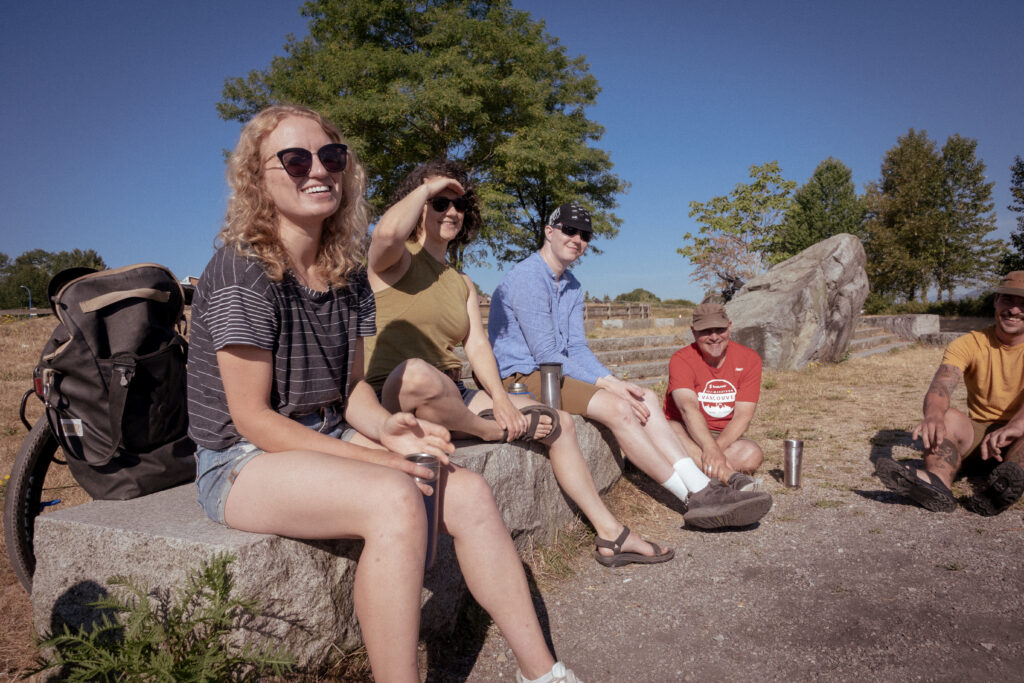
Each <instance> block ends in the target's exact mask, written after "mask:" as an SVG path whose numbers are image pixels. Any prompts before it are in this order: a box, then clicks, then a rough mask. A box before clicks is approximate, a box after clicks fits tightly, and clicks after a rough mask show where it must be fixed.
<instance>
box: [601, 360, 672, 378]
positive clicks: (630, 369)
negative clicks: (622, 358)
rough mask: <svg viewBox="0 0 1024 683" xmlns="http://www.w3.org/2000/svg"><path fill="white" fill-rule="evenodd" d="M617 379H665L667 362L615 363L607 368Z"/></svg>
mask: <svg viewBox="0 0 1024 683" xmlns="http://www.w3.org/2000/svg"><path fill="white" fill-rule="evenodd" d="M607 367H608V369H609V370H611V371H612V374H614V375H615V376H616V377H618V378H619V379H628V380H630V381H635V380H637V379H646V378H648V377H655V378H658V377H662V378H663V377H667V376H668V361H667V360H664V361H641V362H639V363H615V364H613V365H609V366H607Z"/></svg>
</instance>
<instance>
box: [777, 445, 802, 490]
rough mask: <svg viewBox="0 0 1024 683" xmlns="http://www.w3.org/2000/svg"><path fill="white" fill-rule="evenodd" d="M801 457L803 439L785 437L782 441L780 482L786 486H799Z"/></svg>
mask: <svg viewBox="0 0 1024 683" xmlns="http://www.w3.org/2000/svg"><path fill="white" fill-rule="evenodd" d="M803 458H804V442H803V441H801V440H800V439H786V440H784V441H783V442H782V483H783V484H785V485H786V487H788V488H799V487H800V466H801V465H802V464H803Z"/></svg>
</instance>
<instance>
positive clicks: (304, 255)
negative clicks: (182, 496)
mask: <svg viewBox="0 0 1024 683" xmlns="http://www.w3.org/2000/svg"><path fill="white" fill-rule="evenodd" d="M365 178H366V177H365V174H364V172H363V169H362V167H361V165H360V164H359V160H358V159H357V158H356V156H355V154H353V152H352V150H350V149H348V148H347V145H346V144H345V142H344V140H343V139H342V137H341V134H340V133H339V131H338V130H337V128H335V127H334V126H333V125H332V124H331V123H329V122H328V121H326V120H325V119H324V118H323V117H321V116H320V115H319V114H317V113H316V112H313V111H311V110H309V109H305V108H302V107H291V106H281V107H271V108H269V109H266V110H264V111H262V112H260V113H259V114H257V115H256V116H255V117H254V118H253V119H252V120H251V121H250V122H249V123H248V124H246V126H245V128H244V129H243V130H242V134H241V138H240V140H239V143H238V146H237V147H236V148H235V151H234V153H233V154H232V155H231V160H230V163H229V169H228V180H229V184H230V185H231V190H232V195H231V199H230V201H229V205H228V214H227V219H226V221H225V227H224V229H223V230H222V231H221V233H220V240H221V242H222V243H223V244H222V246H221V247H220V248H219V249H218V250H217V252H216V254H215V255H214V257H213V259H212V260H211V261H210V263H209V265H208V266H207V268H206V270H205V271H204V273H203V276H202V278H201V279H200V281H199V284H198V286H197V289H196V294H195V298H194V300H193V307H192V336H191V349H190V353H189V419H190V428H189V433H190V435H191V436H192V438H193V440H194V441H195V442H196V444H197V446H198V448H197V458H198V477H197V486H198V489H199V502H200V504H201V505H202V506H203V508H204V509H205V511H206V513H207V515H208V516H209V517H210V518H211V519H213V520H214V521H216V522H219V523H221V524H226V525H227V526H230V527H233V528H236V529H241V530H244V531H252V532H257V533H272V534H280V535H282V536H290V537H294V538H303V539H349V538H354V539H362V540H363V542H364V545H363V550H362V552H361V554H360V557H359V562H358V567H357V570H356V577H355V589H354V603H355V611H356V616H357V617H358V619H359V625H360V629H361V631H362V635H363V640H364V642H365V644H366V651H367V654H368V656H369V660H370V666H371V668H372V670H373V674H374V678H375V680H377V681H402V682H406V683H413V682H414V681H419V680H420V675H419V671H418V669H417V658H416V652H417V642H418V638H419V615H420V600H421V594H422V586H423V571H424V570H423V567H424V560H425V555H426V550H427V548H426V546H427V519H426V515H425V509H424V505H423V498H422V495H421V494H422V493H428V492H430V491H431V490H432V486H431V485H428V484H423V485H418V484H417V483H416V482H415V481H414V479H413V476H412V475H416V476H420V477H425V478H427V479H428V480H429V479H430V478H431V476H432V475H431V472H430V470H428V469H426V468H424V467H421V466H418V465H415V464H413V463H411V462H409V461H407V460H406V459H405V458H404V454H407V453H415V452H427V453H431V454H433V455H435V456H437V457H438V458H439V459H440V460H441V462H442V463H444V464H447V463H448V454H449V453H451V452H453V450H454V449H453V447H452V444H451V441H450V438H449V434H448V432H447V430H446V429H444V428H443V427H440V426H438V425H436V424H433V423H431V422H429V421H426V420H421V419H418V418H416V417H415V416H413V415H412V414H410V413H402V412H395V413H392V412H389V411H387V410H385V409H384V408H383V407H382V406H381V405H380V403H379V402H378V401H377V397H376V396H375V394H374V392H373V390H372V389H371V388H370V387H369V385H367V384H366V382H365V381H364V380H363V340H364V338H366V337H367V336H369V335H371V334H373V332H374V331H375V311H374V302H373V295H372V292H371V291H370V289H369V285H368V283H367V280H366V275H365V272H364V271H363V270H362V268H361V267H360V265H359V264H360V262H361V251H360V245H361V244H362V238H363V236H364V235H365V234H366V227H367V222H368V220H367V219H368V213H369V212H368V205H367V203H366V201H365V200H364V198H363V193H364V191H365V183H366V179H365ZM433 485H434V486H437V487H439V489H440V490H439V495H440V496H442V497H443V500H444V501H445V502H444V504H443V508H442V512H441V515H442V516H441V525H442V528H443V530H444V531H446V532H447V533H449V534H451V535H452V536H453V537H454V538H455V548H456V553H457V555H458V558H459V561H460V564H461V566H462V569H463V573H464V574H465V577H466V581H467V584H468V585H469V588H470V590H471V591H472V592H473V594H474V596H476V598H477V600H478V601H479V602H480V604H481V605H483V606H484V607H485V608H486V609H488V610H489V611H490V612H491V615H492V617H493V618H494V620H495V621H496V622H497V623H498V624H499V626H501V627H502V629H503V631H504V633H505V636H506V638H507V640H508V641H509V643H510V645H511V646H512V649H513V651H514V652H515V653H516V657H517V659H518V661H519V665H520V667H521V668H522V669H523V670H524V671H527V672H529V673H530V674H532V675H534V676H541V675H543V674H544V672H545V671H550V670H551V668H552V667H553V666H554V664H555V662H554V660H553V658H552V657H551V654H550V652H549V651H548V649H547V646H546V645H545V643H544V639H543V636H542V634H541V631H540V626H539V624H538V623H537V618H536V614H535V613H534V610H533V604H532V602H531V600H530V595H529V591H528V590H527V587H526V581H525V578H524V577H523V572H522V567H521V565H520V563H519V558H518V557H517V555H516V552H515V548H514V547H513V546H512V543H511V541H510V539H509V538H508V533H507V531H506V529H505V527H504V524H503V522H502V520H501V516H500V514H499V513H498V510H497V507H496V505H495V503H494V499H493V497H492V495H491V491H490V488H489V487H488V486H487V484H486V482H485V481H484V480H483V479H482V478H481V477H479V476H477V475H476V474H473V473H470V472H466V471H464V470H449V471H447V472H446V473H445V474H444V475H443V476H442V477H441V478H440V479H439V480H438V481H437V482H435V483H434V484H433Z"/></svg>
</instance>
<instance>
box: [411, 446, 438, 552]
mask: <svg viewBox="0 0 1024 683" xmlns="http://www.w3.org/2000/svg"><path fill="white" fill-rule="evenodd" d="M405 459H406V460H409V461H411V462H414V463H416V464H417V465H420V466H421V467H426V468H428V469H429V470H430V471H431V472H433V473H434V476H433V478H431V479H424V478H423V477H413V479H415V480H416V483H419V484H427V485H429V486H431V487H433V489H434V492H433V493H432V494H430V495H429V496H428V495H426V494H423V504H424V505H425V506H426V508H427V557H426V560H425V561H424V565H423V566H424V569H430V567H431V565H433V564H434V556H435V555H436V554H437V514H438V509H437V486H438V479H439V478H440V475H441V461H440V460H438V458H437V456H436V455H430V454H429V453H413V454H412V455H407V456H405Z"/></svg>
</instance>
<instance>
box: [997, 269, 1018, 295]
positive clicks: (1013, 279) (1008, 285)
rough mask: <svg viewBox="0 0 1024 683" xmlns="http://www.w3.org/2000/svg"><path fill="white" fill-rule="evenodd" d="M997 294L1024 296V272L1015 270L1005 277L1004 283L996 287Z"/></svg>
mask: <svg viewBox="0 0 1024 683" xmlns="http://www.w3.org/2000/svg"><path fill="white" fill-rule="evenodd" d="M996 294H1012V295H1013V296H1024V270H1015V271H1012V272H1010V273H1007V274H1006V275H1005V276H1003V280H1002V282H1000V283H999V286H998V287H996Z"/></svg>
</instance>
